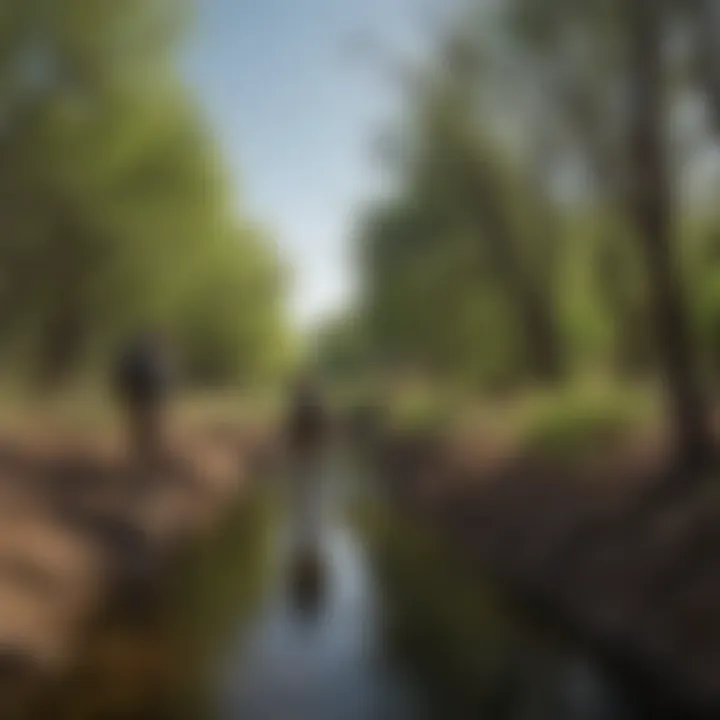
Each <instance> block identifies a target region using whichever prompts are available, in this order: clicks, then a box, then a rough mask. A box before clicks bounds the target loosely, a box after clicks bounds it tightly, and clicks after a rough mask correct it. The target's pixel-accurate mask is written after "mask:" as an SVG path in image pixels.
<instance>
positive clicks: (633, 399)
mask: <svg viewBox="0 0 720 720" xmlns="http://www.w3.org/2000/svg"><path fill="white" fill-rule="evenodd" d="M642 405H643V402H642V400H640V399H638V397H637V396H636V395H634V394H633V393H630V392H627V391H624V392H623V391H622V390H621V389H613V388H611V387H609V386H608V387H604V388H602V389H600V388H598V389H594V390H591V391H589V392H588V391H587V390H583V389H577V388H569V389H568V390H566V391H564V392H562V393H559V394H553V395H549V396H547V397H545V398H543V399H541V400H539V401H538V402H537V403H536V404H535V406H534V407H533V408H532V409H531V410H530V411H529V412H528V415H527V418H526V420H525V423H524V427H523V428H522V430H521V437H520V448H521V450H522V451H523V452H524V453H529V454H530V455H532V456H537V457H540V458H544V459H549V460H587V459H592V458H593V457H596V458H597V457H600V456H602V453H604V452H607V451H609V450H612V449H613V448H616V447H618V445H619V443H621V442H622V441H623V440H627V438H628V437H629V435H630V433H631V432H632V431H633V430H634V429H636V428H637V427H638V425H639V423H640V420H641V418H642V417H643V415H642Z"/></svg>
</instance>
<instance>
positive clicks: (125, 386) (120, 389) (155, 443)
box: [115, 333, 170, 468]
mask: <svg viewBox="0 0 720 720" xmlns="http://www.w3.org/2000/svg"><path fill="white" fill-rule="evenodd" d="M169 376H170V369H169V362H168V353H167V350H166V347H165V344H164V342H163V341H162V339H161V337H160V336H159V335H158V334H156V333H143V334H141V335H138V336H137V337H135V338H133V339H132V340H131V341H130V342H129V343H128V344H127V345H126V346H125V348H124V350H123V351H122V352H121V354H120V356H119V358H118V361H117V367H116V377H115V383H116V391H117V394H118V396H119V399H120V403H121V405H122V407H123V411H124V415H125V423H126V430H127V438H128V445H129V450H130V453H131V455H132V457H133V458H134V459H135V460H136V461H137V462H138V463H139V464H140V465H141V466H142V467H144V468H148V467H152V466H154V465H155V464H156V463H157V462H158V461H159V460H160V458H161V457H162V455H163V450H164V426H165V412H166V405H167V399H168V393H169V382H170V377H169Z"/></svg>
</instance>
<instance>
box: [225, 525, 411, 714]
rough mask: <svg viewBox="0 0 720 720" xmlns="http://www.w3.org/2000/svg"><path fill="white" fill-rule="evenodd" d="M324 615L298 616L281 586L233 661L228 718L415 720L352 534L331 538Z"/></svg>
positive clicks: (227, 680) (227, 695)
mask: <svg viewBox="0 0 720 720" xmlns="http://www.w3.org/2000/svg"><path fill="white" fill-rule="evenodd" d="M325 547H326V553H325V556H326V560H327V569H326V573H327V577H326V583H325V587H324V590H325V592H324V595H323V598H322V605H321V606H320V608H321V609H320V611H319V612H318V613H316V614H315V615H314V616H312V617H308V616H307V615H306V614H304V613H298V608H297V603H296V598H293V597H292V594H288V593H287V592H285V590H286V586H285V585H284V584H283V583H282V582H279V583H278V585H277V588H276V592H275V594H274V595H273V597H272V599H271V601H270V602H269V603H268V606H267V608H266V610H265V612H264V613H263V614H262V616H261V618H260V619H259V622H258V624H257V627H256V628H255V629H254V631H253V632H252V633H251V635H250V637H248V638H247V641H246V642H245V643H243V644H242V645H241V647H240V648H239V649H238V651H237V654H236V655H235V656H234V657H233V658H232V659H231V660H230V662H229V663H228V666H227V669H226V672H225V674H224V678H223V683H222V685H221V690H220V694H221V696H222V697H223V698H224V702H223V706H222V713H221V717H222V718H228V720H229V719H230V718H233V719H234V718H244V719H245V718H246V719H247V720H254V719H255V718H257V719H258V720H260V719H262V720H271V719H272V718H278V719H280V718H290V717H292V718H295V719H296V720H304V719H306V718H307V720H311V719H312V720H326V719H327V720H335V719H336V718H340V717H343V718H348V719H349V720H354V719H357V720H360V719H361V718H362V719H368V720H370V719H371V718H378V720H383V719H384V718H397V719H398V720H402V719H403V718H416V717H417V712H416V710H417V708H418V704H417V702H414V701H413V700H414V699H413V698H412V696H411V693H410V692H409V686H408V685H407V683H405V682H403V680H402V678H401V677H400V673H399V670H398V669H397V668H394V667H392V666H391V665H390V664H389V663H388V662H387V658H386V657H385V656H384V650H385V648H384V647H383V643H382V636H381V632H380V624H379V618H378V607H377V601H378V597H377V594H376V588H375V587H374V586H373V581H372V576H371V573H370V570H369V568H368V566H367V563H366V557H365V555H364V553H363V552H362V548H361V547H360V545H359V543H358V542H357V540H356V538H355V537H354V536H353V535H351V534H350V533H349V532H348V531H347V530H345V529H342V528H338V527H336V528H333V529H332V530H331V531H330V532H329V533H327V536H326V538H325Z"/></svg>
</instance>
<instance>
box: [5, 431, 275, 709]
mask: <svg viewBox="0 0 720 720" xmlns="http://www.w3.org/2000/svg"><path fill="white" fill-rule="evenodd" d="M168 446H169V451H168V456H167V457H166V458H165V459H164V461H163V462H162V464H161V465H159V466H158V467H157V468H156V469H154V470H152V471H140V470H139V469H138V468H136V467H133V466H132V464H131V463H130V462H129V461H128V460H127V459H126V458H125V457H124V453H123V452H122V449H121V448H120V446H119V444H118V442H117V441H116V440H115V439H113V438H112V437H110V436H107V437H103V436H98V437H89V436H83V435H77V434H75V435H73V434H69V433H63V432H62V431H61V430H59V429H57V428H56V429H55V430H54V431H53V432H51V433H47V434H45V433H34V434H32V433H31V434H28V433H26V432H23V433H21V434H13V433H5V434H4V435H3V436H1V437H0V715H2V717H8V716H10V713H9V707H8V704H14V702H15V700H16V698H15V695H16V693H15V692H14V689H16V688H17V687H18V686H19V685H21V684H23V683H22V682H21V679H25V678H26V677H28V676H37V675H44V674H47V673H52V672H56V671H61V670H63V669H64V668H66V667H68V665H69V663H71V661H72V659H73V654H74V652H75V649H76V647H77V645H78V643H79V640H80V638H81V637H82V635H83V632H84V630H85V629H86V628H87V627H88V625H90V624H91V623H92V621H93V619H94V618H95V617H97V616H98V614H99V613H100V611H101V610H102V609H106V608H107V607H108V606H109V605H110V604H113V605H117V606H121V605H124V606H126V609H127V610H128V611H130V610H133V609H135V610H137V609H142V607H143V606H145V605H146V604H147V603H148V601H149V598H150V597H151V594H152V592H153V587H154V586H155V585H156V584H157V583H158V582H159V579H160V578H162V577H163V570H164V567H165V566H166V565H167V564H168V563H170V561H171V560H172V558H173V557H174V555H175V554H176V553H177V552H178V551H180V550H181V549H182V548H183V547H184V546H185V544H186V543H187V542H189V541H192V540H193V539H195V538H197V537H199V536H202V535H203V534H205V533H207V532H209V531H210V530H211V529H212V528H213V527H214V526H215V525H216V524H217V523H218V521H219V520H220V518H221V516H222V515H223V514H224V513H225V512H226V511H227V509H228V508H230V507H232V506H233V505H234V504H235V502H234V501H236V500H237V499H238V498H239V497H241V496H242V493H243V492H245V491H246V490H247V487H248V483H249V480H250V478H251V476H253V474H254V470H255V467H256V466H257V465H258V463H260V462H262V460H263V453H264V450H265V441H264V438H263V435H262V434H258V433H248V432H247V431H246V430H244V429H243V428H240V427H233V426H232V425H229V424H227V423H225V424H223V425H222V426H220V427H218V426H215V427H213V426H211V425H208V424H207V423H205V424H203V425H200V426H198V425H196V426H188V427H185V428H183V429H182V430H177V431H176V432H175V433H174V434H173V437H172V438H171V439H170V441H169V443H168ZM3 703H4V704H5V705H3Z"/></svg>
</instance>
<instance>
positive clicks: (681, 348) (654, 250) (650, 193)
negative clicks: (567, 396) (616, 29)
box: [628, 0, 712, 469]
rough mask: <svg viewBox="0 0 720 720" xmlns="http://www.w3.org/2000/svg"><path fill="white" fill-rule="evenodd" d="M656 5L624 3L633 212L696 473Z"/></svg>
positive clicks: (706, 437)
mask: <svg viewBox="0 0 720 720" xmlns="http://www.w3.org/2000/svg"><path fill="white" fill-rule="evenodd" d="M663 4H664V3H663V2H662V1H661V0H629V5H628V9H629V16H628V20H629V26H628V29H629V34H630V38H629V39H630V88H631V92H632V98H633V105H632V108H631V114H632V116H631V121H630V122H631V138H630V140H631V154H630V157H631V160H632V175H633V178H632V180H633V182H632V192H633V196H632V203H631V206H632V211H633V215H634V220H635V223H636V225H637V230H638V234H639V240H640V242H641V244H642V250H643V253H644V257H645V262H646V264H647V269H648V274H649V280H650V290H651V304H652V313H653V316H654V325H655V332H656V341H657V343H658V351H659V357H660V361H661V363H662V365H663V372H664V376H665V381H666V386H667V390H668V394H669V400H670V403H671V409H672V413H673V417H672V420H673V422H674V426H675V432H676V439H677V445H678V451H679V454H680V457H679V459H680V461H681V463H682V465H683V467H685V468H689V469H701V468H702V467H703V466H705V465H706V464H707V463H708V461H709V459H710V456H711V448H712V438H711V432H710V426H709V417H708V413H707V408H706V407H705V403H704V401H703V397H702V394H701V389H700V384H699V378H698V375H697V372H696V367H695V362H694V360H695V358H694V353H693V351H692V345H691V333H690V329H689V325H688V320H687V315H686V311H685V303H684V298H683V292H682V287H681V282H680V277H679V272H678V268H677V259H676V258H675V256H674V252H673V242H672V239H673V238H672V235H673V224H674V223H673V208H672V204H673V203H672V195H673V193H672V188H671V183H670V177H669V172H668V166H667V147H666V138H665V119H666V117H667V112H666V110H667V108H666V106H665V105H666V98H665V94H664V88H663V86H664V72H663V71H664V67H663V65H664V63H663V27H664V23H663V11H662V7H663Z"/></svg>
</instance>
